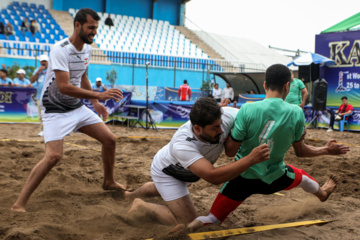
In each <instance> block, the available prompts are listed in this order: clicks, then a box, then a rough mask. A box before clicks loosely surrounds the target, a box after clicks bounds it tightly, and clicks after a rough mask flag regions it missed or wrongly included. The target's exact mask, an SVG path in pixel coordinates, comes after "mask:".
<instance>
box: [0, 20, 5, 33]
mask: <svg viewBox="0 0 360 240" xmlns="http://www.w3.org/2000/svg"><path fill="white" fill-rule="evenodd" d="M0 34H5V29H4V24H3V23H2V22H0Z"/></svg>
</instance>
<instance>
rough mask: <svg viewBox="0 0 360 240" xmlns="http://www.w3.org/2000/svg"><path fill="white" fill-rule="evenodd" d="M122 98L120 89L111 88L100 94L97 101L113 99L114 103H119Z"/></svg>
mask: <svg viewBox="0 0 360 240" xmlns="http://www.w3.org/2000/svg"><path fill="white" fill-rule="evenodd" d="M122 98H123V93H122V91H121V90H120V89H117V88H112V89H109V90H106V91H105V92H102V93H100V94H99V97H98V99H99V100H103V101H105V100H107V99H113V100H115V101H117V102H118V101H120V100H121V99H122Z"/></svg>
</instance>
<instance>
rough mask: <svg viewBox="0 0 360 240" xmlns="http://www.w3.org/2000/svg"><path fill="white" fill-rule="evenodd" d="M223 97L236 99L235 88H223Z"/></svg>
mask: <svg viewBox="0 0 360 240" xmlns="http://www.w3.org/2000/svg"><path fill="white" fill-rule="evenodd" d="M223 97H224V98H230V99H234V89H233V88H232V87H229V88H227V87H226V88H224V89H223Z"/></svg>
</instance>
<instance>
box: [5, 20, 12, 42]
mask: <svg viewBox="0 0 360 240" xmlns="http://www.w3.org/2000/svg"><path fill="white" fill-rule="evenodd" d="M4 33H5V35H6V38H7V37H8V36H9V35H14V34H15V32H14V27H13V25H12V24H11V23H10V22H8V23H7V24H6V26H5V31H4Z"/></svg>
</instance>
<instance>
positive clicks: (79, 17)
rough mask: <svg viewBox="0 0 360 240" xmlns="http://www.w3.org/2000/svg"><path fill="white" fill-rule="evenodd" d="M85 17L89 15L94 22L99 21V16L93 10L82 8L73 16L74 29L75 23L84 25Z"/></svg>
mask: <svg viewBox="0 0 360 240" xmlns="http://www.w3.org/2000/svg"><path fill="white" fill-rule="evenodd" d="M87 15H90V16H91V17H92V18H93V19H94V20H96V21H99V20H100V17H99V15H98V14H97V13H96V12H95V11H94V10H92V9H90V8H82V9H80V10H79V11H78V12H77V13H76V15H75V18H74V27H75V22H79V23H80V24H81V25H84V23H86V22H87Z"/></svg>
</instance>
